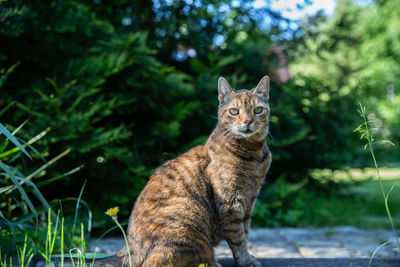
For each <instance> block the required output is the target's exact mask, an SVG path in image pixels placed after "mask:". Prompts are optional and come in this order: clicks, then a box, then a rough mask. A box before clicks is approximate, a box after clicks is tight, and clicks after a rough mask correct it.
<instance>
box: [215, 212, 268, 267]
mask: <svg viewBox="0 0 400 267" xmlns="http://www.w3.org/2000/svg"><path fill="white" fill-rule="evenodd" d="M243 223H244V218H236V219H235V218H232V217H231V220H230V221H228V222H226V223H225V224H224V226H223V228H222V232H223V235H224V238H225V240H226V241H227V242H228V245H229V247H230V248H231V250H232V254H233V258H234V259H235V263H236V264H237V265H238V266H241V267H261V263H260V262H259V261H257V259H256V258H255V257H254V256H252V255H250V254H249V252H248V249H247V239H246V235H245V231H244V224H243Z"/></svg>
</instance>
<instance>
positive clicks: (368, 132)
mask: <svg viewBox="0 0 400 267" xmlns="http://www.w3.org/2000/svg"><path fill="white" fill-rule="evenodd" d="M362 117H363V118H364V123H365V130H366V133H367V136H366V137H367V140H368V147H369V151H370V153H371V156H372V159H373V161H374V166H375V170H376V173H377V175H378V180H379V185H380V187H381V191H382V196H383V199H384V200H385V209H386V213H387V215H388V217H389V220H390V224H391V226H392V229H393V232H394V236H395V238H396V242H397V247H398V248H399V249H400V243H399V240H398V237H397V232H396V228H395V227H394V223H393V219H392V216H391V214H390V209H389V205H388V203H387V198H388V195H386V193H385V189H384V188H383V184H382V178H381V174H380V173H379V168H378V163H377V161H376V158H375V153H374V149H373V148H372V142H373V140H372V136H371V133H370V131H369V127H368V121H367V117H366V115H365V112H363V113H362Z"/></svg>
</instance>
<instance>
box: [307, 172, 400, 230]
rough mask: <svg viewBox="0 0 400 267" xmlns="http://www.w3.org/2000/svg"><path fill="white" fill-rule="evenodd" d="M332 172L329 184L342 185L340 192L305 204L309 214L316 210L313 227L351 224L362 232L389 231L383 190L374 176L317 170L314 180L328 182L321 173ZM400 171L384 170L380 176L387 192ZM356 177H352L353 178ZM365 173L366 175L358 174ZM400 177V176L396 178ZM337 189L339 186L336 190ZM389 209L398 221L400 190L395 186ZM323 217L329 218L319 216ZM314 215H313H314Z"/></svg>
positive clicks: (369, 173) (399, 214) (399, 216)
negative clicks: (361, 229) (365, 230)
mask: <svg viewBox="0 0 400 267" xmlns="http://www.w3.org/2000/svg"><path fill="white" fill-rule="evenodd" d="M327 172H332V173H333V175H332V177H331V178H330V179H331V181H334V182H337V183H341V184H342V185H344V186H343V189H341V192H337V194H333V195H332V196H326V197H324V196H319V197H317V198H316V199H315V198H314V199H311V200H310V201H309V203H308V205H309V210H310V211H309V212H311V210H313V211H317V212H316V214H314V216H313V221H314V223H313V225H312V226H337V225H351V226H355V227H359V228H363V229H376V228H384V229H391V225H390V222H389V220H388V217H387V213H386V209H385V206H384V204H383V199H382V191H381V188H380V187H379V186H378V184H377V183H378V180H377V179H378V177H377V176H374V175H373V173H372V172H371V169H367V170H362V169H351V170H349V171H348V172H346V173H344V172H343V171H331V170H317V171H315V172H314V175H313V178H314V179H317V180H319V181H321V182H327V178H326V176H325V175H323V176H321V173H327ZM398 172H400V169H397V168H396V169H385V171H383V172H382V173H381V176H382V186H383V188H384V190H385V192H387V191H388V190H389V189H390V188H391V187H392V185H393V183H395V182H396V181H399V180H400V178H398V179H393V178H394V173H398ZM354 174H355V175H354ZM360 174H365V175H360ZM398 177H400V175H399V176H398ZM339 188H340V187H339ZM389 206H390V209H391V213H392V217H393V219H394V221H400V188H399V187H395V188H394V189H393V191H392V192H391V195H390V198H389ZM318 211H320V213H321V214H320V215H323V214H326V215H329V216H321V217H317V216H318ZM314 213H315V212H314Z"/></svg>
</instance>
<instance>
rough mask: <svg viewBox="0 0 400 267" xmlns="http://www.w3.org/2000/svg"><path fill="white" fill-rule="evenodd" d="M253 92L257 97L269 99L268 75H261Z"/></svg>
mask: <svg viewBox="0 0 400 267" xmlns="http://www.w3.org/2000/svg"><path fill="white" fill-rule="evenodd" d="M252 91H253V94H256V95H258V96H259V97H261V98H263V99H264V100H265V101H268V99H269V77H268V76H267V75H265V76H264V77H262V79H261V80H260V82H259V83H258V85H257V86H256V88H254V89H253V90H252Z"/></svg>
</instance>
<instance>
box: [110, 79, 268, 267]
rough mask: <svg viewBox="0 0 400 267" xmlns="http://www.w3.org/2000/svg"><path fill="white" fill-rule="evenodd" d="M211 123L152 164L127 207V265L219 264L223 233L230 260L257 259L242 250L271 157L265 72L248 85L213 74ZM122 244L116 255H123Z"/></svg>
mask: <svg viewBox="0 0 400 267" xmlns="http://www.w3.org/2000/svg"><path fill="white" fill-rule="evenodd" d="M218 94H219V95H218V99H219V108H218V124H217V126H216V128H215V129H214V131H213V132H212V134H211V135H210V137H209V138H208V140H207V142H206V144H205V145H203V146H197V147H194V148H192V149H191V150H189V151H187V152H186V153H184V154H183V155H181V156H179V157H177V158H175V159H172V160H169V161H167V162H166V163H164V164H163V165H162V166H161V167H159V168H158V169H156V170H155V172H154V174H153V175H152V176H151V177H150V180H149V181H148V183H147V185H146V186H145V188H144V189H143V191H142V192H141V193H140V195H139V197H138V199H137V201H136V204H135V206H134V208H133V211H132V214H131V217H130V221H129V227H128V243H129V248H130V253H131V255H132V258H131V260H132V263H133V265H134V266H145V267H152V266H170V263H172V265H173V266H174V267H180V266H184V267H186V266H190V267H191V266H195V267H197V266H198V265H199V264H201V263H204V264H207V266H209V267H212V266H213V267H215V266H220V264H218V263H217V262H216V260H215V259H214V252H213V247H215V246H217V244H218V243H219V242H220V241H221V240H223V239H224V240H226V241H227V243H228V244H229V247H230V248H231V250H232V254H233V257H234V260H235V262H236V264H237V265H238V266H261V264H260V262H258V261H257V259H256V258H255V257H253V256H251V255H250V254H249V252H248V248H247V240H248V234H249V225H250V217H251V213H252V210H253V207H254V202H255V200H256V197H257V194H258V192H259V190H260V187H261V184H262V182H263V180H264V177H265V175H266V173H267V171H268V169H269V167H270V164H271V153H270V151H269V149H268V146H267V144H266V137H267V133H268V121H269V113H270V109H269V104H268V98H269V78H268V76H265V77H263V78H262V79H261V81H260V82H259V84H258V85H257V87H255V88H254V89H252V90H245V89H241V90H232V88H231V87H230V85H229V84H228V82H227V81H226V80H225V79H224V78H222V77H221V78H219V80H218ZM127 255H128V253H127V247H126V246H125V247H124V248H123V249H122V250H121V251H120V252H119V253H118V254H117V256H118V257H120V259H124V260H123V261H124V264H125V265H127V264H129V261H128V260H127Z"/></svg>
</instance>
